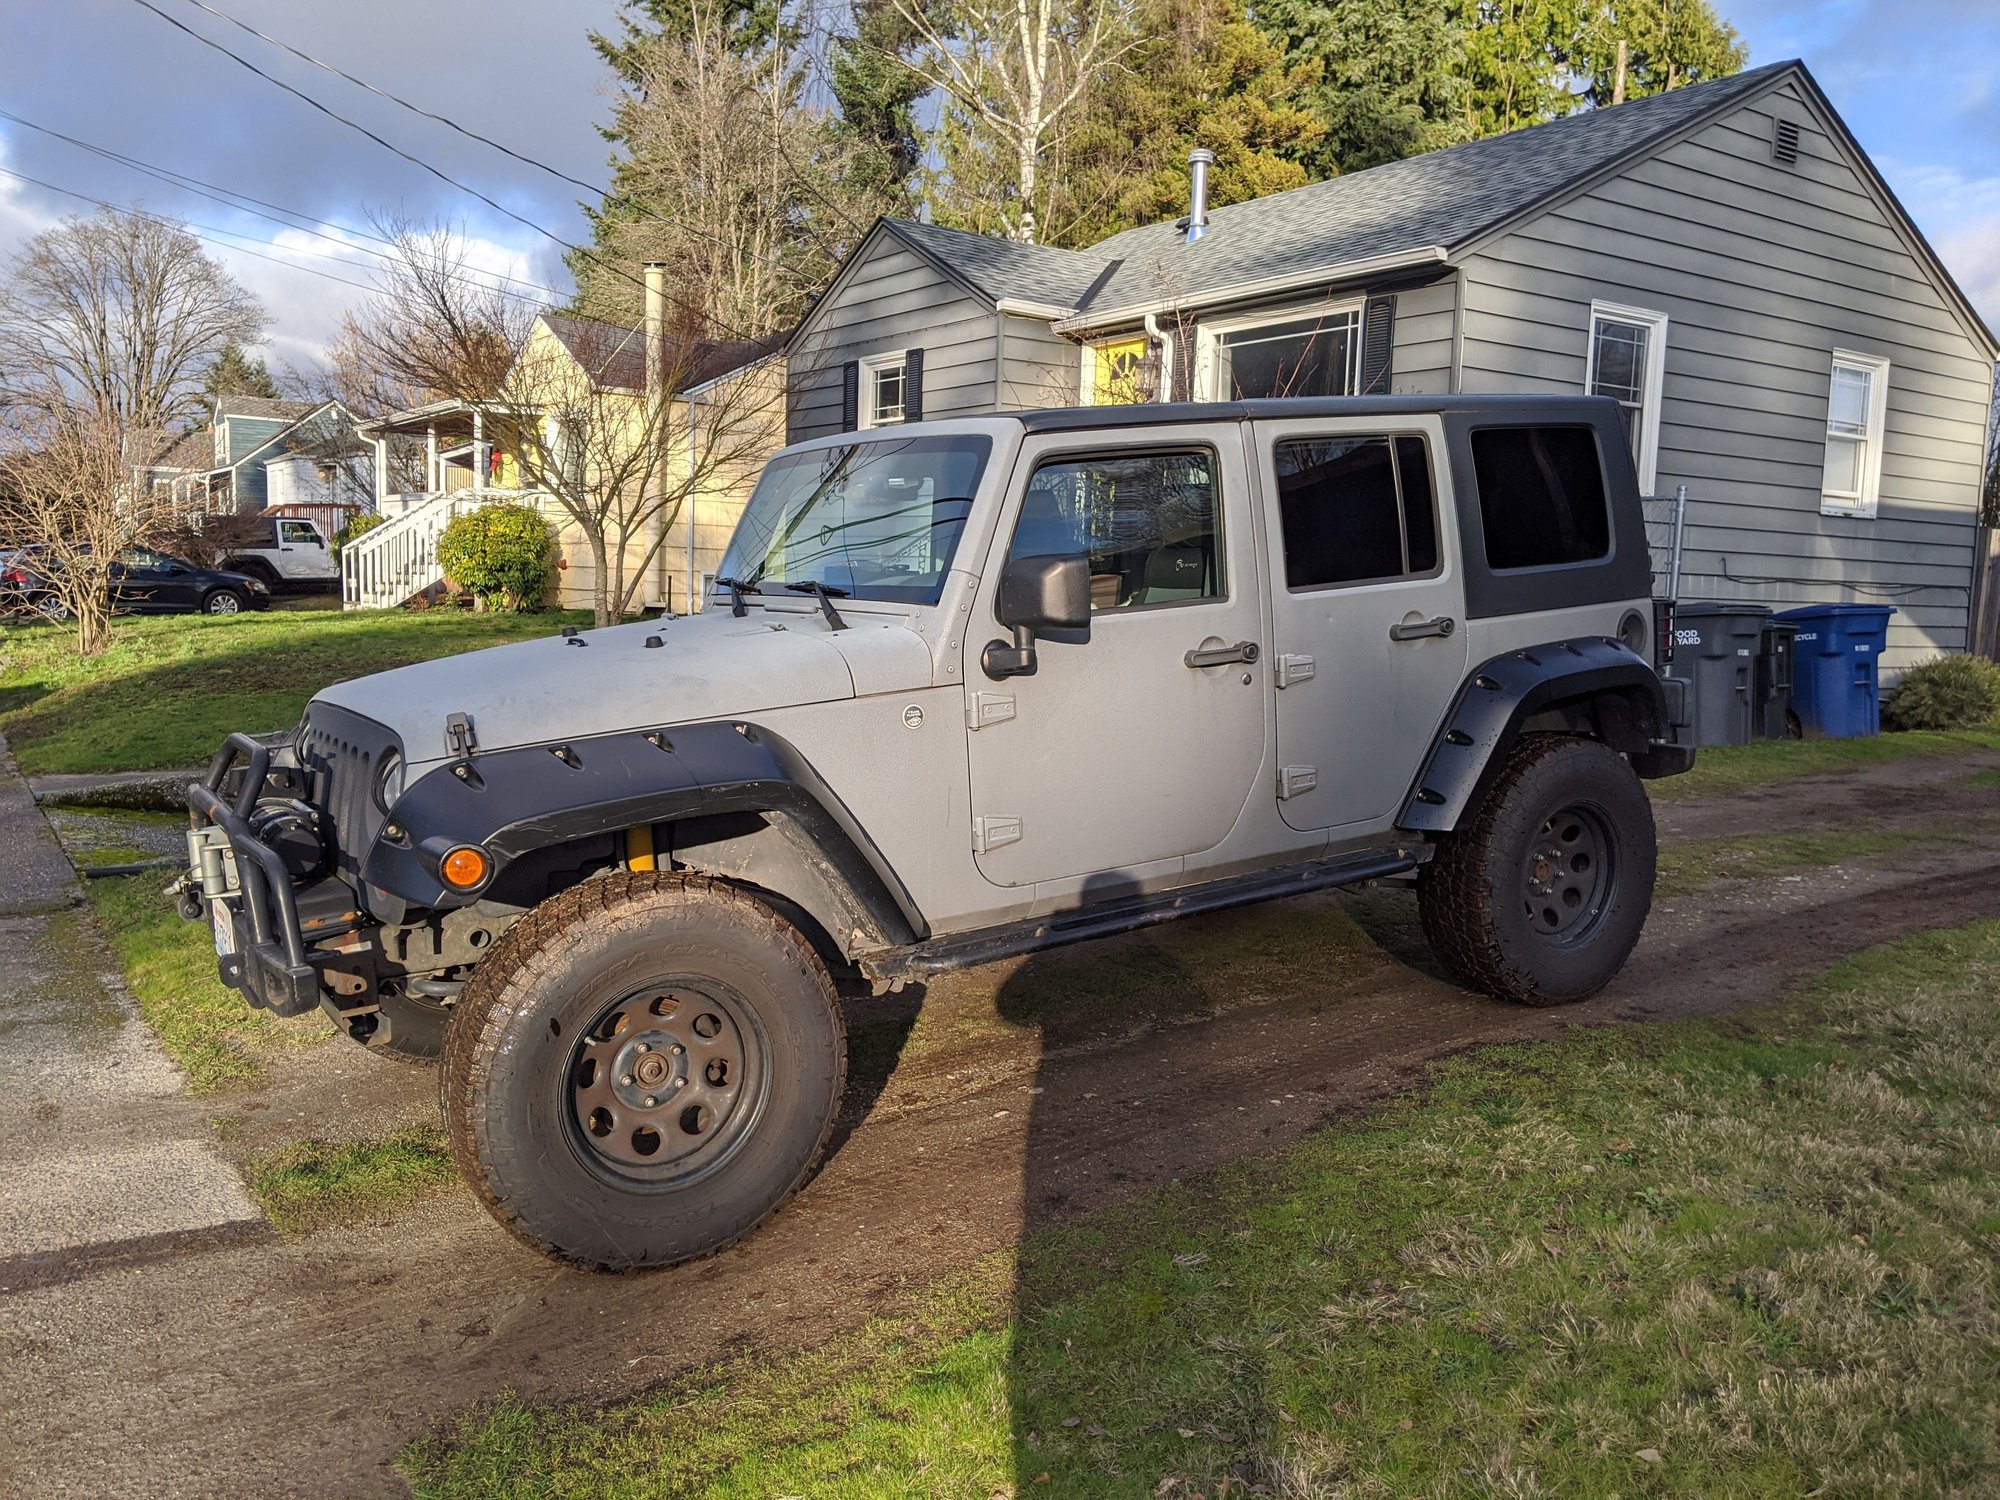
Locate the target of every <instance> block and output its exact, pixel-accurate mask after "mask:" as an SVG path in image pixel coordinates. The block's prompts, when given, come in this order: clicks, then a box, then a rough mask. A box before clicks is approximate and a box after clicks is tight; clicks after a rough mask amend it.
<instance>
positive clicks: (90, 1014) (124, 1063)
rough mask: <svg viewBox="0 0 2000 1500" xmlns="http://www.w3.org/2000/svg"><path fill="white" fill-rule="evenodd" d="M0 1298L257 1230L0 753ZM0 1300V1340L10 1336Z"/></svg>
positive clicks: (24, 789)
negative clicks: (0, 1147) (2, 1146)
mask: <svg viewBox="0 0 2000 1500" xmlns="http://www.w3.org/2000/svg"><path fill="white" fill-rule="evenodd" d="M0 849H4V850H5V851H6V854H5V857H4V859H0V1140H4V1141H5V1142H6V1143H7V1149H6V1151H5V1152H4V1153H0V1293H5V1292H9V1291H14V1290H18V1289H20V1288H22V1287H25V1286H30V1285H38V1284H46V1283H48V1282H50V1281H61V1280H67V1279H70V1278H71V1277H73V1276H75V1275H78V1274H81V1273H82V1272H83V1271H85V1270H87V1269H88V1268H90V1267H93V1266H96V1265H100V1264H102V1263H103V1262H105V1261H107V1260H118V1259H124V1258H129V1257H131V1256H133V1255H142V1254H145V1253H149V1252H150V1251H153V1250H156V1249H160V1248H163V1247H172V1246H175V1245H178V1244H180V1243H181V1242H184V1241H187V1240H190V1239H195V1240H200V1239H207V1238H216V1237H220V1238H231V1237H238V1236H241V1235H244V1234H256V1233H263V1232H266V1230H265V1226H264V1222H263V1218H262V1216H261V1215H260V1214H259V1213H258V1211H257V1208H256V1206H255V1204H253V1203H252V1202H251V1200H250V1197H249V1194H248V1193H247V1192H245V1190H244V1187H243V1183H242V1180H241V1179H240V1178H239V1177H238V1176H237V1175H236V1172H235V1170H234V1169H233V1168H231V1167H230V1166H229V1165H228V1164H227V1163H226V1162H224V1161H223V1160H222V1158H221V1157H220V1156H218V1155H217V1154H216V1152H215V1150H214V1149H213V1147H212V1146H211V1144H210V1139H211V1135H212V1131H211V1127H210V1125H209V1123H208V1118H207V1112H206V1111H205V1110H204V1109H203V1108H201V1107H200V1106H199V1105H198V1104H197V1103H195V1102H194V1101H192V1100H190V1099H188V1098H187V1097H186V1095H185V1094H184V1092H183V1088H184V1084H185V1080H184V1079H183V1077H182V1075H181V1073H180V1070H179V1069H177V1068H176V1067H175V1066H174V1065H173V1063H172V1061H171V1060H170V1059H169V1058H168V1057H167V1055H166V1053H165V1052H164V1051H163V1050H162V1048H161V1046H160V1043H159V1039H158V1038H157V1037H156V1036H154V1034H153V1032H152V1030H151V1029H150V1028H149V1027H148V1026H146V1024H145V1023H144V1022H143V1021H141V1020H140V1019H139V1016H138V1014H137V1012H136V1010H135V1008H134V1006H133V1004H132V1001H131V998H130V997H129V996H128V995H127V994H126V993H125V988H124V985H123V983H122V981H121V980H120V979H119V977H118V973H117V968H116V965H115V964H114V963H113V962H112V960H111V957H110V955H109V954H108V953H107V952H106V951H105V949H104V945H103V942H102V939H101V937H100V935H99V933H98V931H97V929H96V927H95V926H94V925H93V922H92V920H91V918H90V916H89V914H88V913H87V912H86V911H84V910H82V909H80V907H79V903H80V900H81V893H80V890H79V886H78V882H77V878H76V872H75V871H74V870H73V869H72V868H71V867H70V863H69V860H68V858H67V857H66V856H65V855H64V854H63V852H62V849H61V847H60V846H59V845H58V844H57V842H56V839H55V836H54V834H53V833H52V832H51V831H50V829H49V825H48V823H47V821H46V820H45V819H44V818H43V817H42V814H41V810H40V809H39V808H37V807H36V806H35V803H34V799H33V798H32V797H31V796H30V794H29V791H28V786H27V783H26V782H25V781H24V780H23V779H22V778H21V775H20V773H19V772H18V771H17V770H16V769H15V766H14V762H13V760H12V758H11V757H9V756H8V755H7V753H6V746H5V742H4V741H0ZM11 1314H12V1309H10V1307H9V1304H8V1300H7V1299H5V1298H4V1297H0V1333H4V1335H5V1337H6V1341H7V1342H11V1341H12V1340H13V1338H15V1337H17V1336H19V1335H20V1333H21V1332H22V1330H20V1329H18V1328H16V1327H15V1326H14V1319H13V1317H12V1315H11Z"/></svg>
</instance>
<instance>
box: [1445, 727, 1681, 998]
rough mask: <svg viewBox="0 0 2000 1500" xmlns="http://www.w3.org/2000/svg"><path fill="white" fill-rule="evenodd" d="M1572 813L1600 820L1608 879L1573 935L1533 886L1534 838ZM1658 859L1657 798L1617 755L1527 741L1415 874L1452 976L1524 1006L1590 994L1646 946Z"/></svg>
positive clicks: (1590, 743) (1594, 747) (1556, 741)
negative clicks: (1556, 923)
mask: <svg viewBox="0 0 2000 1500" xmlns="http://www.w3.org/2000/svg"><path fill="white" fill-rule="evenodd" d="M1571 810H1579V811H1580V812H1581V814H1582V816H1583V817H1584V818H1585V819H1587V820H1589V821H1591V822H1594V824H1595V830H1594V831H1595V836H1596V837H1597V838H1598V839H1599V840H1600V841H1601V843H1602V844H1603V845H1604V854H1605V855H1606V856H1608V857H1607V858H1604V859H1602V864H1603V865H1604V866H1605V867H1606V868H1605V869H1604V870H1603V871H1602V873H1603V875H1604V877H1605V881H1606V883H1605V885H1604V887H1603V888H1602V889H1601V891H1599V892H1598V893H1596V894H1594V895H1593V896H1592V897H1590V898H1588V900H1587V901H1585V900H1580V901H1579V905H1588V906H1590V907H1591V908H1593V909H1591V910H1587V911H1584V912H1582V913H1580V914H1579V915H1580V917H1581V918H1582V921H1581V924H1580V925H1579V926H1578V927H1577V928H1576V929H1575V930H1574V932H1573V933H1565V934H1550V933H1548V932H1546V931H1544V930H1542V927H1541V926H1540V925H1538V916H1537V909H1540V902H1539V901H1533V902H1531V900H1530V889H1531V888H1530V887H1529V886H1528V885H1527V883H1526V882H1527V880H1528V879H1529V877H1530V875H1531V873H1532V861H1533V860H1534V858H1535V855H1536V850H1537V847H1538V845H1537V840H1538V839H1540V838H1543V837H1545V830H1546V829H1547V828H1548V826H1549V825H1550V823H1551V820H1552V819H1553V818H1554V817H1555V815H1556V814H1558V813H1567V812H1569V811H1571ZM1559 832H1560V830H1559ZM1657 855H1658V849H1657V846H1656V844H1655V841H1654V832H1653V809H1652V804H1651V803H1650V802H1649V801H1648V800H1647V798H1646V790H1645V788H1644V787H1643V786H1642V785H1641V784H1640V782H1639V778H1638V775H1637V774H1636V773H1635V772H1634V771H1633V770H1632V767H1631V765H1630V764H1629V763H1628V762H1627V761H1626V760H1625V758H1624V757H1623V756H1622V755H1620V754H1618V752H1617V751H1615V750H1613V749H1611V748H1610V747H1609V746H1607V745H1602V744H1599V743H1598V742H1596V741H1594V740H1585V739H1577V738H1573V737H1570V736H1567V735H1529V736H1526V737H1524V738H1523V739H1522V740H1521V742H1520V743H1519V744H1518V745H1517V746H1516V747H1515V749H1514V750H1513V752H1512V753H1511V754H1510V755H1509V756H1508V758H1507V761H1506V764H1505V765H1504V766H1503V767H1502V768H1501V771H1500V774H1499V775H1498V776H1497V777H1496V778H1495V779H1494V781H1493V782H1492V784H1491V785H1490V786H1489V787H1488V788H1487V789H1486V791H1485V793H1484V795H1483V796H1482V797H1481V799H1480V801H1479V803H1478V805H1477V806H1476V807H1475V808H1473V809H1472V812H1471V815H1470V817H1469V818H1468V819H1467V820H1466V821H1465V822H1463V823H1461V824H1460V826H1459V827H1458V829H1457V830H1455V831H1454V832H1452V833H1449V834H1446V835H1445V836H1444V838H1443V839H1442V840H1441V841H1440V843H1439V846H1438V850H1437V854H1436V856H1435V857H1434V858H1433V859H1432V860H1431V861H1430V863H1429V864H1427V865H1425V866H1424V868H1423V870H1422V872H1421V873H1420V874H1419V876H1418V878H1417V906H1418V911H1419V912H1420V914H1421V916H1422V918H1423V926H1424V936H1425V937H1426V938H1427V939H1428V940H1429V942H1430V946H1431V951H1432V952H1433V953H1435V954H1436V955H1437V957H1438V958H1439V960H1441V961H1442V962H1443V964H1444V966H1445V967H1446V968H1447V969H1449V970H1450V971H1451V972H1452V974H1453V975H1454V976H1456V977H1457V978H1458V979H1459V980H1460V981H1462V982H1463V983H1465V984H1467V985H1469V986H1471V987H1472V988H1474V989H1478V990H1483V991H1485V992H1486V993H1487V994H1489V995H1495V996H1498V997H1499V998H1500V999H1503V1000H1512V1001H1515V1002H1517V1003H1519V1004H1522V1005H1571V1004H1574V1003H1576V1002H1577V1001H1579V1000H1587V999H1589V998H1590V997H1591V996H1592V995H1594V994H1596V993H1597V992H1598V991H1599V990H1601V989H1603V988H1604V986H1605V985H1606V984H1608V983H1610V982H1611V979H1612V978H1613V976H1615V975H1616V974H1617V973H1618V971H1619V969H1620V968H1622V967H1623V966H1624V963H1625V960H1626V959H1627V958H1628V957H1630V956H1631V952H1632V949H1633V946H1634V945H1635V944H1637V942H1638V941H1639V933H1640V930H1641V929H1642V928H1643V927H1644V926H1645V924H1646V913H1647V910H1648V909H1649V908H1650V906H1651V905H1652V900H1653V877H1654V868H1655V864H1656V860H1657ZM1531 908H1533V909H1531Z"/></svg>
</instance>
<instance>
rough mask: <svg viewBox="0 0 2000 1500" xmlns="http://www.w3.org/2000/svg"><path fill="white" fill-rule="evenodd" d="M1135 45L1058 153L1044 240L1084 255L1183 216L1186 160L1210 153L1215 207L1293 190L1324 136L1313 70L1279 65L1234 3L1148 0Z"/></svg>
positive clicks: (1306, 61) (1305, 64)
mask: <svg viewBox="0 0 2000 1500" xmlns="http://www.w3.org/2000/svg"><path fill="white" fill-rule="evenodd" d="M1136 24H1137V27H1138V29H1139V30H1140V32H1141V34H1142V35H1143V36H1144V38H1145V39H1144V40H1143V41H1141V42H1140V43H1139V45H1138V46H1137V47H1135V48H1134V49H1133V50H1132V51H1131V52H1130V53H1129V54H1127V56H1126V57H1125V59H1124V61H1123V63H1122V65H1121V66H1119V67H1118V68H1116V69H1113V70H1110V71H1109V72H1108V73H1107V74H1106V75H1105V76H1104V77H1103V78H1102V79H1101V80H1100V82H1099V85H1098V87H1097V88H1096V89H1095V90H1094V91H1093V92H1092V93H1091V95H1090V96H1089V98H1088V101H1087V103H1086V106H1085V108H1084V110H1083V112H1082V114H1081V116H1080V117H1079V119H1078V120H1077V122H1076V124H1075V125H1074V127H1073V128H1072V129H1071V130H1070V132H1069V133H1068V134H1067V136H1066V137H1065V138H1064V139H1063V141H1062V142H1061V148H1060V154H1059V164H1060V168H1061V171H1060V175H1061V190H1060V192H1059V193H1057V194H1056V195H1055V196H1054V199H1053V202H1052V206H1051V217H1050V222H1049V225H1048V233H1047V235H1046V238H1047V240H1048V242H1049V243H1051V244H1059V245H1071V246H1082V245H1089V244H1094V243H1095V242H1096V241H1098V240H1100V239H1103V238H1104V237H1105V236H1106V235H1109V234H1115V233H1116V232H1117V231H1119V230H1121V229H1129V228H1131V227H1133V226H1134V225H1139V224H1152V223H1157V222H1159V221H1160V220H1162V219H1173V218H1177V217H1179V216H1180V215H1181V214H1184V213H1186V212H1187V205H1188V152H1189V151H1190V150H1192V149H1193V148H1194V147H1196V146H1206V147H1207V148H1208V149H1209V150H1210V151H1213V152H1214V153H1215V166H1214V168H1213V169H1212V170H1211V173H1210V177H1209V184H1210V186H1209V202H1210V203H1211V204H1212V205H1215V206H1217V207H1220V206H1222V205H1223V204H1227V203H1239V202H1242V201H1244V200H1246V199H1250V198H1261V197H1264V196H1266V195H1267V194H1270V193H1281V192H1284V191H1286V190H1287V189H1289V188H1295V187H1301V186H1303V185H1304V184H1305V182H1306V181H1307V180H1308V174H1307V169H1306V168H1305V167H1303V166H1302V165H1301V164H1300V163H1301V161H1302V160H1305V159H1309V158H1310V155H1311V153H1312V152H1313V151H1315V150H1316V149H1317V148H1318V145H1319V143H1320V140H1321V138H1322V135H1323V127H1322V125H1321V123H1320V121H1319V120H1318V119H1317V118H1316V117H1315V116H1314V114H1313V112H1312V111H1311V110H1310V109H1308V108H1306V107H1305V103H1306V100H1307V99H1308V98H1310V97H1311V91H1312V90H1313V88H1314V87H1315V86H1316V84H1317V83H1318V80H1319V74H1320V68H1319V63H1318V61H1317V60H1316V59H1311V58H1295V59H1293V60H1290V61H1288V60H1287V58H1286V57H1285V55H1284V54H1283V53H1282V52H1281V51H1280V49H1279V46H1278V44H1277V43H1276V42H1275V41H1274V40H1273V39H1272V38H1271V37H1269V36H1267V35H1266V34H1265V33H1264V32H1262V31H1260V30H1259V29H1258V28H1257V27H1256V26H1255V25H1253V24H1252V23H1251V22H1250V19H1249V17H1248V15H1247V14H1246V13H1245V11H1244V8H1243V5H1242V3H1241V0H1154V4H1153V5H1152V6H1151V7H1150V8H1149V9H1148V10H1147V11H1145V12H1142V13H1141V14H1140V15H1139V16H1138V17H1137V21H1136Z"/></svg>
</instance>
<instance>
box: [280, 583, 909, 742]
mask: <svg viewBox="0 0 2000 1500" xmlns="http://www.w3.org/2000/svg"><path fill="white" fill-rule="evenodd" d="M851 623H852V628H851V629H850V630H848V631H846V632H844V634H845V635H848V636H856V637H858V636H861V635H862V634H863V633H864V632H866V633H868V634H870V635H875V636H881V635H884V634H888V635H894V636H901V637H905V638H906V639H907V640H909V641H910V642H911V643H915V642H916V637H915V636H914V635H913V634H912V633H911V632H910V631H909V630H908V629H907V628H906V627H905V625H904V623H903V621H902V620H900V619H896V620H893V621H889V620H884V619H882V618H880V617H877V618H873V619H864V618H862V617H858V616H857V617H855V618H854V619H853V620H852V622H851ZM829 635H830V632H829V631H828V629H827V627H826V625H825V624H824V623H823V622H822V621H821V620H820V619H819V618H818V617H816V616H802V615H795V614H785V615H776V614H773V615H766V614H765V613H763V612H762V611H760V610H752V611H751V612H750V613H749V614H748V615H746V616H745V617H744V618H742V619H737V618H735V617H733V616H732V615H731V614H730V613H729V611H728V610H727V609H718V610H715V611H714V612H712V613H706V614H700V615H693V616H688V617H683V618H677V619H666V620H650V621H642V622H640V623H637V624H632V625H618V626H614V627H612V628H610V629H608V630H593V631H586V632H584V633H582V634H578V635H574V636H570V637H567V638H564V637H561V636H549V637H546V638H544V639H542V640H533V641H521V642H519V643H517V644H514V645H508V646H494V647H490V648H488V649H487V650H484V651H471V652H467V653H466V654H465V655H462V656H448V657H443V658H441V659H439V660H437V661H427V662H418V663H417V664H415V665H414V666H408V667H398V668H396V669H394V670H392V671H388V672H377V673H375V674H374V675H372V676H369V677H357V678H355V679H354V680H353V681H352V682H343V683H338V684H336V685H335V686H333V687H330V688H328V689H326V691H324V692H322V693H320V694H319V695H318V697H316V698H315V699H314V700H313V701H314V702H315V703H331V704H333V705H335V706H337V707H339V708H344V709H347V710H348V711H350V712H352V713H357V714H361V715H364V716H365V717H367V718H370V719H373V720H375V721H376V722H377V723H378V724H382V725H384V726H386V727H388V728H389V729H392V730H394V731H395V732H396V734H397V735H398V736H399V737H400V738H401V740H402V743H403V755H404V758H405V760H406V761H407V762H408V764H409V765H410V767H411V768H412V769H413V770H414V769H416V768H418V767H421V766H423V765H425V764H426V763H429V762H434V761H439V760H442V759H444V758H445V757H446V755H447V753H448V746H447V743H446V740H445V721H446V720H447V719H448V718H449V717H450V716H451V715H453V714H458V713H462V714H465V715H466V716H468V717H469V718H470V719H471V720H472V728H473V735H474V737H475V739H476V740H477V743H478V747H479V749H480V750H482V751H491V750H507V749H512V748H514V747H516V746H519V745H538V744H547V743H549V742H550V741H565V740H580V739H585V738H588V737H589V736H591V735H598V734H609V733H614V732H616V731H619V730H627V729H635V728H653V727H656V726H666V725H670V724H677V723H687V722H690V721H695V720H701V719H715V718H726V717H731V716H736V715H747V714H754V713H756V712H758V711H759V710H760V709H770V708H778V707H784V706H788V705H792V704H801V703H825V702H831V701H834V700H836V699H842V698H851V697H853V696H854V678H853V674H852V673H851V672H850V671H849V669H848V663H847V656H846V655H845V654H844V653H843V650H842V649H841V648H840V647H836V646H835V645H834V644H833V642H832V641H831V640H829V639H828V636H829ZM648 637H657V638H658V640H659V642H660V644H659V645H658V646H648V645H647V644H646V641H647V638H648ZM843 644H846V643H845V642H844V643H843ZM854 644H855V645H857V646H858V645H860V644H861V642H859V641H856V642H855V643H854ZM889 644H890V643H889V642H887V641H882V642H881V645H882V646H883V647H885V648H887V647H889ZM864 649H865V648H864ZM905 649H907V648H905ZM896 655H897V656H898V657H899V658H900V657H901V656H902V651H897V652H896Z"/></svg>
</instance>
